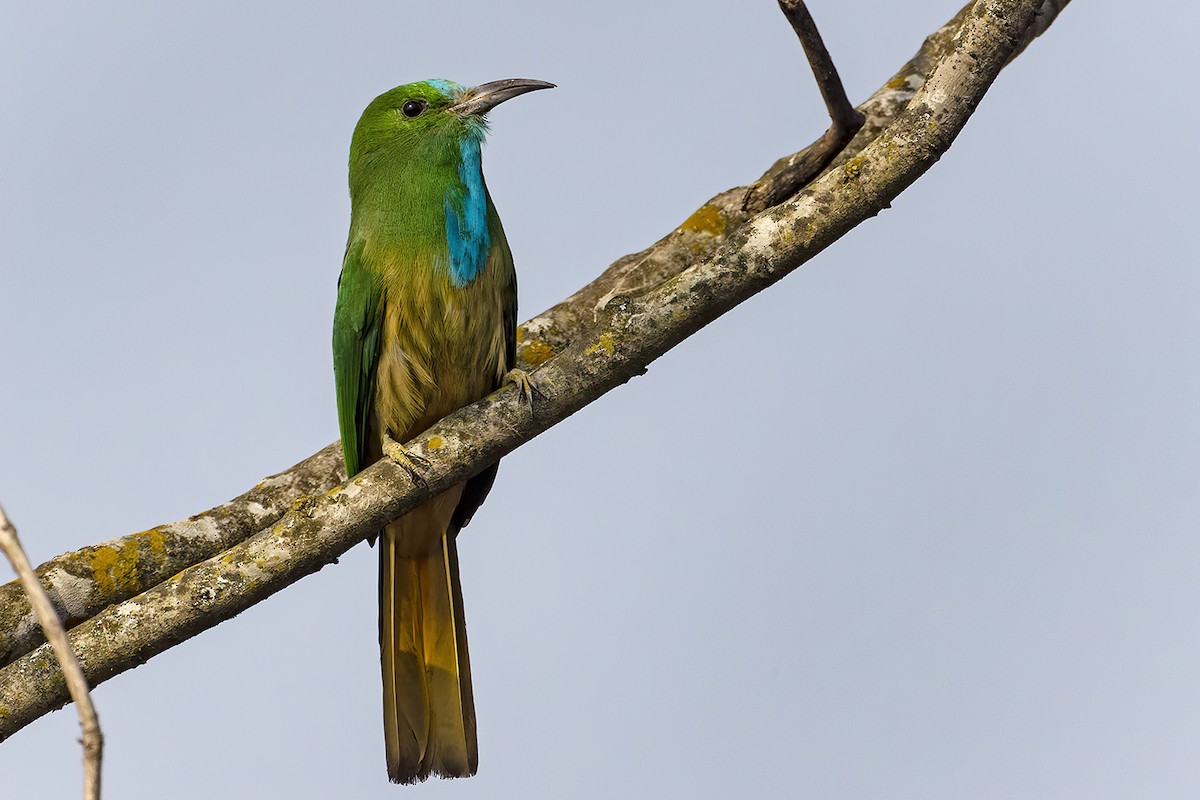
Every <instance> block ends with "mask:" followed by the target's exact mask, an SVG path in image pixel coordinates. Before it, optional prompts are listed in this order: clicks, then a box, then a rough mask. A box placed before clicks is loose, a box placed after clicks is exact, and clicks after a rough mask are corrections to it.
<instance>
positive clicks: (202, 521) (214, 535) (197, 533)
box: [178, 517, 221, 542]
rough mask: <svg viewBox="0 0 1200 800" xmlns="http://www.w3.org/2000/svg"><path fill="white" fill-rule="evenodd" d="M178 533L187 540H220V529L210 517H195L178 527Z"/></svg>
mask: <svg viewBox="0 0 1200 800" xmlns="http://www.w3.org/2000/svg"><path fill="white" fill-rule="evenodd" d="M178 533H179V535H180V536H186V537H187V538H189V539H203V540H204V541H206V542H217V541H220V540H221V528H220V526H218V525H217V523H216V521H215V520H214V519H212V517H197V518H195V519H192V520H188V521H187V522H184V523H182V524H180V525H179V527H178Z"/></svg>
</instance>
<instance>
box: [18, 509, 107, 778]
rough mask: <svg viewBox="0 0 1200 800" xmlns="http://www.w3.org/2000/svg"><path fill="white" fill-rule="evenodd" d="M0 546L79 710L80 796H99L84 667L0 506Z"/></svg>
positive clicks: (99, 741) (94, 723) (94, 728)
mask: <svg viewBox="0 0 1200 800" xmlns="http://www.w3.org/2000/svg"><path fill="white" fill-rule="evenodd" d="M0 550H3V551H4V555H6V556H8V561H9V563H10V564H12V567H13V570H14V571H15V572H16V573H17V578H18V580H20V582H21V587H22V588H23V589H24V590H25V594H26V595H27V596H28V597H29V604H30V605H31V606H33V609H34V611H36V612H37V616H38V621H39V622H41V624H42V630H43V631H44V632H45V634H46V641H48V642H50V647H51V648H52V649H53V650H54V656H55V658H57V659H58V663H59V666H60V667H62V671H63V675H64V676H65V677H66V681H67V689H68V691H70V693H71V699H72V700H73V701H74V702H75V708H76V710H78V712H79V726H80V727H81V728H82V729H83V739H82V742H81V743H82V744H83V800H100V760H101V755H102V752H103V750H104V734H103V733H101V731H100V718H99V717H98V716H96V707H95V706H94V705H92V695H91V691H90V690H89V689H88V684H87V679H86V678H84V677H83V668H82V667H80V665H79V659H78V658H76V657H75V651H74V649H72V647H71V643H70V641H69V640H68V639H67V633H66V631H65V630H63V626H62V620H60V619H59V618H58V612H57V611H55V610H54V604H53V603H51V602H50V597H49V595H47V594H46V590H45V589H44V588H42V584H41V583H39V582H38V579H37V574H36V573H35V572H34V571H33V567H32V566H31V565H30V563H29V557H28V556H26V555H25V550H24V549H23V548H22V547H21V542H20V540H19V539H18V538H17V529H16V528H15V527H13V524H12V523H11V522H10V521H9V519H8V515H7V514H5V513H4V508H3V506H0Z"/></svg>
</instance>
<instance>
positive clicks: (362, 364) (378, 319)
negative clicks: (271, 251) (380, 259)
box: [333, 241, 383, 475]
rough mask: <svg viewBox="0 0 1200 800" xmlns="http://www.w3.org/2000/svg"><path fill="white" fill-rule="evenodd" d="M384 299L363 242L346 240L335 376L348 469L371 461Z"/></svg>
mask: <svg viewBox="0 0 1200 800" xmlns="http://www.w3.org/2000/svg"><path fill="white" fill-rule="evenodd" d="M380 300H381V298H380V292H379V287H378V286H377V285H376V281H375V278H374V276H373V275H372V274H371V273H370V271H369V270H367V269H366V267H365V266H364V265H363V264H362V242H361V241H358V242H351V243H350V244H349V245H347V246H346V258H345V260H344V261H343V262H342V275H341V277H340V278H338V296H337V307H336V308H335V309H334V312H333V379H334V384H335V387H336V389H337V405H338V425H339V427H340V428H341V432H342V453H343V454H344V456H345V458H346V473H347V474H348V475H355V474H356V473H358V472H359V471H360V470H361V469H362V468H363V467H365V466H367V465H366V464H364V463H363V455H364V454H365V452H366V444H367V428H368V425H369V424H370V419H371V403H372V401H373V400H374V398H375V366H376V363H377V362H378V360H379V336H380V329H381V327H382V323H383V304H382V303H381V301H380Z"/></svg>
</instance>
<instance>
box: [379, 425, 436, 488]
mask: <svg viewBox="0 0 1200 800" xmlns="http://www.w3.org/2000/svg"><path fill="white" fill-rule="evenodd" d="M383 454H384V455H385V456H387V457H388V458H390V459H391V460H392V461H394V462H395V463H396V464H399V465H400V467H402V468H403V469H404V470H405V471H406V472H407V473H408V477H410V478H411V479H412V482H413V483H415V484H416V485H418V486H421V487H425V486H427V485H428V483H427V482H426V481H425V478H424V476H422V475H421V472H420V469H428V468H429V467H430V464H429V460H428V459H426V458H424V457H423V456H419V455H417V454H416V453H414V452H413V451H411V450H409V449H408V448H407V447H405V446H404V445H402V444H400V443H399V442H397V441H396V440H395V439H393V438H392V437H391V436H389V435H388V434H386V433H385V434H384V435H383Z"/></svg>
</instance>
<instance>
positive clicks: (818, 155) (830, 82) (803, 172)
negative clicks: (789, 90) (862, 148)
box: [746, 0, 863, 208]
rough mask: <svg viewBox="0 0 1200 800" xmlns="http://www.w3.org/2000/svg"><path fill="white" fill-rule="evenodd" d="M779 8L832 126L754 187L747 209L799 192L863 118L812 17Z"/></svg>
mask: <svg viewBox="0 0 1200 800" xmlns="http://www.w3.org/2000/svg"><path fill="white" fill-rule="evenodd" d="M779 7H780V8H781V9H782V10H783V13H784V16H786V17H787V18H788V22H790V23H792V29H793V30H794V31H796V36H798V37H799V38H800V44H801V45H803V47H804V53H805V55H807V56H808V63H809V66H811V67H812V71H813V77H815V78H816V79H817V87H818V88H819V89H820V90H821V97H822V98H824V100H825V108H827V109H828V110H829V117H830V119H831V120H833V124H832V125H830V126H829V130H827V131H825V133H824V134H823V135H822V136H821V138H820V139H818V140H817V141H816V142H814V143H813V145H812V147H811V148H810V149H809V150H808V151H807V152H806V153H805V154H804V156H803V157H801V158H799V159H797V160H796V162H795V163H794V164H792V165H791V166H789V167H788V168H787V169H785V170H783V171H782V172H779V173H777V174H775V175H773V176H772V177H771V178H770V179H768V180H766V181H764V182H762V183H759V184H758V185H756V186H755V187H754V189H753V190H752V191H751V192H750V194H749V195H747V197H746V207H747V208H750V207H757V208H769V207H771V206H773V205H778V204H779V203H782V202H783V201H784V200H786V199H787V198H789V197H791V196H792V195H793V194H795V193H796V192H798V191H800V189H802V188H804V186H806V185H807V184H808V183H809V181H811V180H812V179H813V178H815V177H817V175H819V174H820V173H821V170H823V169H825V167H827V166H829V163H830V162H831V161H833V159H834V157H835V156H836V155H837V154H838V153H840V152H841V151H842V149H843V148H844V147H845V146H846V145H847V144H848V143H849V142H850V140H851V139H852V138H854V134H856V133H858V129H859V128H861V127H862V125H863V115H862V114H861V113H860V112H859V111H858V109H856V108H855V107H854V106H852V105H850V99H849V98H848V97H846V89H845V87H844V86H842V79H841V78H840V77H839V76H838V71H837V67H835V66H834V65H833V59H832V58H831V57H830V55H829V51H828V50H826V49H825V42H823V41H822V40H821V33H820V32H819V31H818V30H817V24H816V23H815V22H813V18H812V14H810V13H809V12H808V6H806V5H804V0H779Z"/></svg>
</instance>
